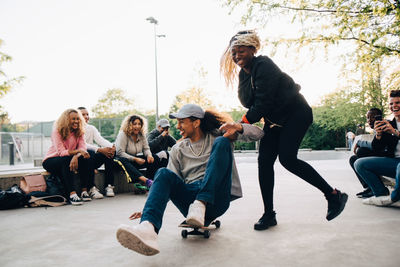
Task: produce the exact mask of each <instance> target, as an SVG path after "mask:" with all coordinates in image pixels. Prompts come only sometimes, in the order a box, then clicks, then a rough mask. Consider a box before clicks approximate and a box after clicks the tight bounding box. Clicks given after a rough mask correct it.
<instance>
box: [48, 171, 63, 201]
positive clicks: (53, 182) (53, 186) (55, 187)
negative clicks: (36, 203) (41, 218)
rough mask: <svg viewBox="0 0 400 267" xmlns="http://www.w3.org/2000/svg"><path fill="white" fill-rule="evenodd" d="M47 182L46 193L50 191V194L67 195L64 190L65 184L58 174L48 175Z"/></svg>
mask: <svg viewBox="0 0 400 267" xmlns="http://www.w3.org/2000/svg"><path fill="white" fill-rule="evenodd" d="M46 184H47V189H46V193H48V195H49V196H54V195H61V196H65V195H66V194H65V192H64V186H63V184H62V182H61V180H60V178H59V177H58V176H56V175H53V174H50V176H49V177H47V179H46Z"/></svg>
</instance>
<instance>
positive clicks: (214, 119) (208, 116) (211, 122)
mask: <svg viewBox="0 0 400 267" xmlns="http://www.w3.org/2000/svg"><path fill="white" fill-rule="evenodd" d="M190 119H191V120H197V119H198V118H195V117H191V118H190ZM199 120H200V129H201V130H202V132H203V133H212V132H214V131H215V130H217V129H218V128H219V127H220V126H221V125H222V124H224V123H226V122H232V121H233V119H232V118H231V116H230V115H229V114H226V113H221V112H217V111H215V110H211V109H209V110H205V113H204V118H202V119H199Z"/></svg>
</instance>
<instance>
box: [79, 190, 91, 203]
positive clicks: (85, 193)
mask: <svg viewBox="0 0 400 267" xmlns="http://www.w3.org/2000/svg"><path fill="white" fill-rule="evenodd" d="M81 199H82V200H83V201H91V200H92V198H91V197H90V196H89V194H88V192H86V191H82V193H81Z"/></svg>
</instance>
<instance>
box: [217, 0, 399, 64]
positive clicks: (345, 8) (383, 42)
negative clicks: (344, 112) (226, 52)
mask: <svg viewBox="0 0 400 267" xmlns="http://www.w3.org/2000/svg"><path fill="white" fill-rule="evenodd" d="M223 2H224V3H225V4H226V5H227V6H229V7H231V8H232V10H233V9H235V8H238V9H239V8H244V9H245V10H247V12H245V14H244V15H243V17H242V22H243V23H247V22H250V21H256V22H257V23H259V24H260V25H265V24H266V23H267V22H268V21H269V19H270V18H272V17H276V16H278V15H279V16H287V17H288V18H290V21H291V22H292V23H299V24H300V25H301V26H302V27H301V29H302V31H301V35H300V36H299V37H296V38H294V39H289V38H288V39H286V41H287V42H289V43H292V42H295V43H297V44H300V45H307V44H310V43H323V44H325V45H331V44H337V43H339V42H341V41H352V42H353V43H354V44H355V45H356V46H355V50H354V51H355V52H356V54H355V55H356V56H357V57H358V59H362V58H363V57H373V58H379V57H381V56H383V55H386V56H392V55H395V56H399V55H400V4H399V1H396V0H392V1H390V0H226V1H223ZM280 41H282V40H280ZM366 51H369V53H370V54H367V53H366ZM371 53H372V54H371Z"/></svg>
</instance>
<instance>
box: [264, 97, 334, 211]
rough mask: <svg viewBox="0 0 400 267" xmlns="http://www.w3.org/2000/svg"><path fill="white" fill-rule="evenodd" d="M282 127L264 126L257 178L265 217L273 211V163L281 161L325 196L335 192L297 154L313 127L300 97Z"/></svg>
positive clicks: (307, 110)
mask: <svg viewBox="0 0 400 267" xmlns="http://www.w3.org/2000/svg"><path fill="white" fill-rule="evenodd" d="M290 109H291V110H293V112H291V114H290V117H289V118H288V119H287V121H286V122H285V124H284V126H283V127H273V128H269V125H267V124H266V125H265V127H264V131H265V135H264V137H263V138H262V139H261V141H260V148H259V156H258V177H259V183H260V188H261V194H262V198H263V202H264V211H265V212H266V213H268V212H271V211H273V209H274V204H273V191H274V180H275V178H274V163H275V160H276V158H277V156H278V155H279V161H280V163H281V164H282V165H283V167H285V168H286V169H287V170H288V171H290V172H291V173H293V174H295V175H297V176H299V177H300V178H302V179H303V180H305V181H306V182H308V183H309V184H311V185H313V186H314V187H316V188H318V189H319V190H320V191H322V192H323V193H324V194H325V195H328V194H330V193H331V192H332V191H333V188H332V187H331V186H330V185H329V184H328V183H327V182H326V181H325V180H324V179H323V178H322V177H321V175H319V174H318V172H316V171H315V170H314V168H313V167H311V166H310V165H309V164H308V163H306V162H304V161H302V160H299V159H298V158H297V153H298V150H299V147H300V143H301V141H302V140H303V137H304V135H305V134H306V132H307V129H308V127H309V126H310V125H311V123H312V120H313V118H312V109H311V108H310V106H309V105H308V104H307V102H306V101H305V99H304V98H303V97H301V99H299V101H297V102H296V103H295V104H294V106H292V107H291V108H290Z"/></svg>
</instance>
